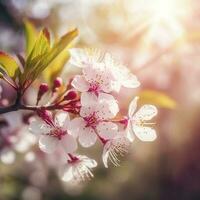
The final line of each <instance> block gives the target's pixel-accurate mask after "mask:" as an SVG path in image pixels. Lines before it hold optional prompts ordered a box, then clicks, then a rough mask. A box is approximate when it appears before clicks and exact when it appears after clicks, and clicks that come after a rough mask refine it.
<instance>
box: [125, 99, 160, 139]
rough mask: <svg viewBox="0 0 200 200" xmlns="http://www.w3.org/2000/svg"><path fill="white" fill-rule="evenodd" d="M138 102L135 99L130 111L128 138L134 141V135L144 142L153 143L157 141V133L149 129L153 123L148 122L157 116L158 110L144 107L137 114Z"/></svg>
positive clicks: (147, 105) (147, 106) (149, 106)
mask: <svg viewBox="0 0 200 200" xmlns="http://www.w3.org/2000/svg"><path fill="white" fill-rule="evenodd" d="M137 101H138V97H135V98H134V99H133V100H132V101H131V103H130V105H129V111H128V117H129V119H128V126H127V129H128V130H127V131H128V138H129V139H130V141H133V139H134V134H135V135H136V136H137V137H138V138H139V139H140V140H142V141H153V140H155V139H156V137H157V136H156V131H155V130H154V129H153V128H151V127H149V125H152V124H153V123H148V122H146V121H149V120H151V119H152V118H153V117H154V116H156V115H157V108H156V107H155V106H153V105H149V104H146V105H143V106H142V107H141V108H140V109H139V110H138V111H137V112H135V111H136V108H137Z"/></svg>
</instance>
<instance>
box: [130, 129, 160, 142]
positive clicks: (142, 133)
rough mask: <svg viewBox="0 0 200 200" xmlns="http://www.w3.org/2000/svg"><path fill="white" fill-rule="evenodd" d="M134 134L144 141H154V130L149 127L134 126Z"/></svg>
mask: <svg viewBox="0 0 200 200" xmlns="http://www.w3.org/2000/svg"><path fill="white" fill-rule="evenodd" d="M133 128H134V132H135V135H136V136H137V137H138V138H139V139H140V140H142V141H144V142H151V141H154V140H155V139H156V138H157V136H156V131H155V130H154V129H152V128H150V127H142V126H134V127H133Z"/></svg>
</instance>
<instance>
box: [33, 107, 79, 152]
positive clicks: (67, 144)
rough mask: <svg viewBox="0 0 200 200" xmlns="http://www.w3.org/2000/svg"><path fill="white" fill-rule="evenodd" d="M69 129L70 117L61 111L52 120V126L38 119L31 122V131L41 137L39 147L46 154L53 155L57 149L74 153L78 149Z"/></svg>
mask: <svg viewBox="0 0 200 200" xmlns="http://www.w3.org/2000/svg"><path fill="white" fill-rule="evenodd" d="M69 127H70V118H69V115H68V113H66V112H62V111H61V112H57V113H56V115H55V117H54V119H52V125H49V124H46V123H45V122H44V121H43V120H41V119H36V120H34V121H32V122H31V124H30V127H29V130H30V131H31V132H33V133H36V135H39V147H40V149H41V150H42V151H44V152H45V153H53V152H54V151H55V150H56V149H57V148H62V149H63V150H64V151H65V152H66V153H72V152H74V151H75V150H76V149H77V143H76V140H75V138H74V137H73V136H72V135H71V132H68V129H69Z"/></svg>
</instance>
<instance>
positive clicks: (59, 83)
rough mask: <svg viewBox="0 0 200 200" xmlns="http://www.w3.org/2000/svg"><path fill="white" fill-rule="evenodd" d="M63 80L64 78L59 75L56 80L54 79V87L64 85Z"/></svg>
mask: <svg viewBox="0 0 200 200" xmlns="http://www.w3.org/2000/svg"><path fill="white" fill-rule="evenodd" d="M62 83H63V81H62V78H60V77H57V78H56V79H55V80H54V84H53V88H54V89H55V88H59V87H60V86H61V85H62Z"/></svg>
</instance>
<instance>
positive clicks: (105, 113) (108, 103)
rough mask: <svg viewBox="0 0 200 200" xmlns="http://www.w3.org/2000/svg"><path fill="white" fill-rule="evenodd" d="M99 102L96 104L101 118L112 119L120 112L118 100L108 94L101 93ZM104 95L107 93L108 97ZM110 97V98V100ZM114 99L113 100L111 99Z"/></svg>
mask: <svg viewBox="0 0 200 200" xmlns="http://www.w3.org/2000/svg"><path fill="white" fill-rule="evenodd" d="M100 95H101V96H99V99H98V104H97V106H96V114H97V116H98V117H99V118H100V119H111V118H113V117H115V116H116V114H117V113H118V112H119V107H118V104H117V101H116V100H115V99H114V97H112V95H108V94H100ZM102 95H103V96H104V95H106V96H107V98H102V99H101V97H102ZM109 99H110V100H109ZM111 99H112V100H111Z"/></svg>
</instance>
